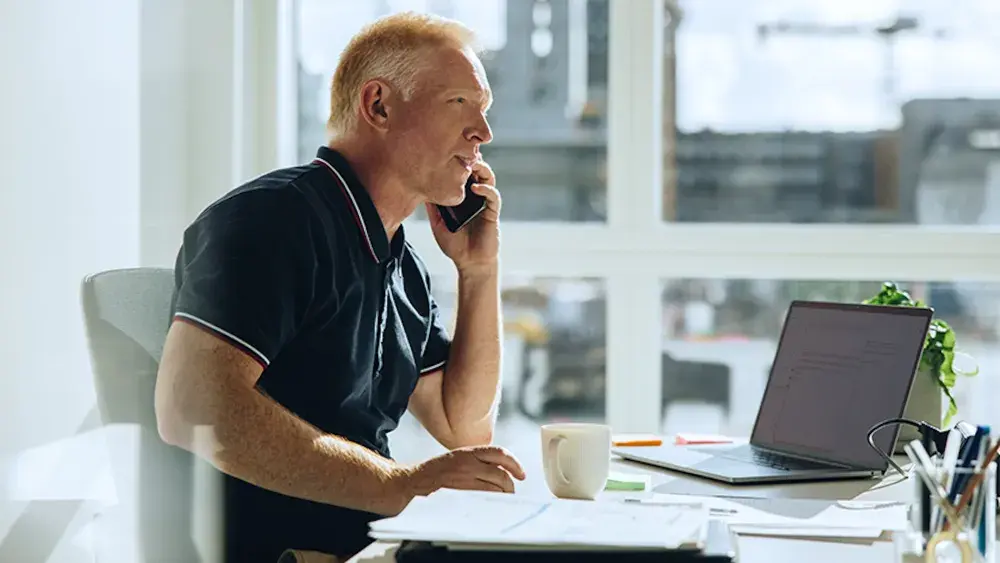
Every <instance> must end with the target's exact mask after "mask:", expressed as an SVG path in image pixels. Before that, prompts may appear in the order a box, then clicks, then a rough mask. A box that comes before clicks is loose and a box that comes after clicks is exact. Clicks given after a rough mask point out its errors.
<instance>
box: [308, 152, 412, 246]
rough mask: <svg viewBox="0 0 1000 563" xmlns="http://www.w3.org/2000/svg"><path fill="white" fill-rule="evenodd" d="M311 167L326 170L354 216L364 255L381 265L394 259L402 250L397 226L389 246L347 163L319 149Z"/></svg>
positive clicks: (342, 158)
mask: <svg viewBox="0 0 1000 563" xmlns="http://www.w3.org/2000/svg"><path fill="white" fill-rule="evenodd" d="M313 163H316V164H319V165H320V166H322V167H323V168H326V169H327V171H328V172H329V173H330V175H331V176H332V177H333V180H334V182H335V183H336V184H337V186H338V188H339V191H340V192H341V193H342V194H343V196H344V198H345V200H346V201H347V207H348V209H350V211H351V214H352V215H353V216H354V222H355V223H356V224H357V226H358V229H359V230H360V231H361V237H360V238H361V246H362V248H363V249H364V251H365V253H366V254H368V255H369V256H371V258H372V260H374V261H376V262H379V263H382V262H385V261H386V260H388V259H389V258H390V257H393V256H398V255H399V254H400V252H401V251H402V248H403V239H404V235H403V227H402V225H400V227H399V231H397V232H396V235H395V236H394V237H393V240H392V244H391V245H390V243H389V237H388V236H386V234H385V226H384V225H383V224H382V218H381V217H379V214H378V210H377V209H375V203H374V202H373V201H372V198H371V196H369V195H368V190H366V189H365V187H364V186H363V185H362V184H361V180H359V179H358V176H357V175H356V174H355V173H354V170H352V169H351V165H350V164H349V163H348V162H347V159H346V158H344V156H343V155H342V154H340V153H339V152H337V151H335V150H333V149H331V148H329V147H325V146H322V147H320V148H319V150H318V151H317V152H316V159H315V160H313Z"/></svg>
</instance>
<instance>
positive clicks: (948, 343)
mask: <svg viewBox="0 0 1000 563" xmlns="http://www.w3.org/2000/svg"><path fill="white" fill-rule="evenodd" d="M941 343H942V344H944V347H945V348H947V349H949V350H954V349H955V331H954V330H949V331H947V332H945V333H944V334H943V335H942V336H941Z"/></svg>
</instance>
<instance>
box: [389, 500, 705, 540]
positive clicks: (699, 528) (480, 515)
mask: <svg viewBox="0 0 1000 563" xmlns="http://www.w3.org/2000/svg"><path fill="white" fill-rule="evenodd" d="M707 523H708V511H707V509H706V508H705V507H703V506H702V505H700V504H698V503H691V502H690V501H687V502H684V503H680V504H677V505H673V504H666V503H661V504H642V503H621V502H593V501H577V500H564V499H551V498H533V497H529V496H523V495H511V494H505V493H488V492H479V491H456V490H450V489H442V490H439V491H437V492H435V493H433V494H431V495H429V496H426V497H417V498H414V499H413V500H412V501H411V502H410V504H409V505H408V506H407V507H406V509H405V510H404V511H403V512H402V513H401V514H399V515H398V516H396V517H393V518H387V519H384V520H378V521H375V522H372V524H371V534H370V535H371V536H372V537H373V538H375V539H381V540H395V541H400V540H420V541H429V542H436V543H445V544H487V545H496V546H536V547H546V546H547V547H557V546H558V547H570V546H572V547H602V548H622V549H700V547H701V545H702V543H703V542H704V537H705V532H706V529H707Z"/></svg>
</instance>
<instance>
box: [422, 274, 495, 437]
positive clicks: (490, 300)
mask: <svg viewBox="0 0 1000 563" xmlns="http://www.w3.org/2000/svg"><path fill="white" fill-rule="evenodd" d="M499 286H500V282H499V273H498V268H487V269H482V270H477V271H475V272H462V271H461V270H460V271H459V277H458V315H457V322H456V326H455V335H454V338H453V340H452V343H451V348H450V352H449V356H448V363H447V367H446V368H445V369H444V370H438V371H436V372H433V373H430V374H427V375H424V376H422V377H421V378H420V381H419V382H418V383H417V388H416V390H415V391H414V393H413V396H412V397H411V399H410V404H409V408H410V411H411V412H412V413H413V415H414V416H415V417H416V418H417V420H419V421H420V422H421V424H423V426H424V427H425V428H427V430H428V432H430V433H431V435H432V436H434V437H435V438H436V439H437V440H438V442H440V443H441V445H443V446H444V447H446V448H448V449H455V448H459V447H464V446H472V445H482V444H488V443H490V442H491V441H492V440H493V427H494V424H495V422H496V412H497V406H498V404H499V399H500V390H499V387H500V354H501V343H500V326H501V318H500V287H499Z"/></svg>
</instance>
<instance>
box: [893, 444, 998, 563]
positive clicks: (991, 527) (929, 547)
mask: <svg viewBox="0 0 1000 563" xmlns="http://www.w3.org/2000/svg"><path fill="white" fill-rule="evenodd" d="M914 446H915V445H914V444H910V445H907V453H908V454H910V455H911V459H913V460H914V464H913V475H912V476H911V479H913V481H914V483H913V489H914V498H913V503H912V504H911V505H910V518H909V521H908V523H907V531H906V532H905V533H904V534H903V535H901V536H900V537H898V538H896V552H897V558H896V560H897V561H900V562H902V561H925V562H927V563H931V562H945V561H949V562H951V561H954V562H961V563H995V557H996V508H995V507H996V504H997V465H996V463H995V462H991V463H989V464H981V465H974V464H969V465H968V466H964V467H963V466H960V465H959V466H955V465H952V466H950V467H949V466H948V464H945V463H942V460H941V459H940V458H935V459H933V460H931V459H930V458H929V457H928V456H927V455H926V453H925V452H919V451H914V450H922V448H917V447H914Z"/></svg>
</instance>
